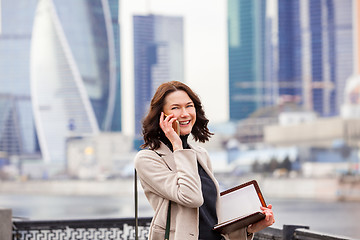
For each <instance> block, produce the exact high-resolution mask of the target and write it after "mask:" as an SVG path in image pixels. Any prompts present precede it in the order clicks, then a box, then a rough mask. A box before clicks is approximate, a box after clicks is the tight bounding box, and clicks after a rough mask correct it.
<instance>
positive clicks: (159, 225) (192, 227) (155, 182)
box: [135, 143, 246, 240]
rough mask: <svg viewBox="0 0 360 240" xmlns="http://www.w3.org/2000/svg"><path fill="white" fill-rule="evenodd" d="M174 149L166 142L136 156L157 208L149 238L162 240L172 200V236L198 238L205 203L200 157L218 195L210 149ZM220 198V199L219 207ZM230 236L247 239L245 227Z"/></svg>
mask: <svg viewBox="0 0 360 240" xmlns="http://www.w3.org/2000/svg"><path fill="white" fill-rule="evenodd" d="M190 147H191V149H182V150H176V151H174V152H171V151H170V149H169V148H168V147H167V146H166V145H165V144H163V143H161V146H160V148H159V149H157V150H156V152H157V153H158V154H160V155H161V157H160V156H159V155H158V154H157V153H156V152H154V151H152V150H141V151H139V153H138V154H137V155H136V157H135V168H136V170H137V173H138V176H139V178H140V182H141V185H142V187H143V189H144V192H145V195H146V197H147V198H148V200H149V203H150V205H151V206H152V208H153V209H154V211H155V214H154V217H153V220H152V222H151V225H150V232H149V240H163V239H164V234H165V226H166V216H167V208H168V204H169V200H171V201H172V202H173V203H172V204H171V225H170V240H198V234H199V232H198V229H199V226H198V223H199V210H198V209H199V207H200V206H201V205H202V204H203V197H202V191H201V181H200V177H199V174H198V167H197V161H199V163H200V164H201V166H202V167H203V168H204V170H205V171H206V173H207V174H208V175H209V176H210V177H211V179H212V180H213V181H214V183H215V185H216V188H217V192H218V198H219V186H218V183H217V181H216V179H215V178H214V175H213V173H212V168H211V162H210V158H209V155H208V153H207V151H206V150H205V149H203V148H200V147H195V146H190ZM218 205H219V201H217V208H219V207H218ZM225 237H226V238H227V239H239V240H240V239H241V240H242V239H246V231H245V229H239V231H236V232H234V233H232V234H230V236H225Z"/></svg>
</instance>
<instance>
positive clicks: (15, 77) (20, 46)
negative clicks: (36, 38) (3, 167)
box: [0, 0, 40, 158]
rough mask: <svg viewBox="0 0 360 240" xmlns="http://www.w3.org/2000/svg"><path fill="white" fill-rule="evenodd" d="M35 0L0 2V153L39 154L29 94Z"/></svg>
mask: <svg viewBox="0 0 360 240" xmlns="http://www.w3.org/2000/svg"><path fill="white" fill-rule="evenodd" d="M36 3H37V0H18V1H13V0H2V1H0V152H3V154H2V155H4V156H5V158H10V157H11V156H13V155H16V156H22V158H26V157H27V156H29V155H30V156H31V155H37V154H39V153H40V149H39V145H38V142H37V136H36V131H35V123H34V119H33V114H32V109H31V94H30V76H29V72H30V67H29V65H30V62H29V59H30V44H31V36H32V24H33V19H34V15H35V9H36Z"/></svg>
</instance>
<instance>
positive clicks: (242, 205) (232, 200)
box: [214, 180, 266, 234]
mask: <svg viewBox="0 0 360 240" xmlns="http://www.w3.org/2000/svg"><path fill="white" fill-rule="evenodd" d="M260 206H264V207H266V203H265V200H264V197H263V195H262V193H261V191H260V188H259V185H258V183H257V182H256V180H252V181H250V182H246V183H244V184H241V185H239V186H236V187H233V188H231V189H228V190H226V191H224V192H221V193H220V209H219V210H218V222H219V223H218V224H216V225H215V226H214V230H216V231H218V232H220V233H223V234H227V233H230V232H233V231H234V230H237V229H240V228H243V227H246V226H248V225H250V224H253V223H255V222H258V221H260V220H262V219H264V218H265V214H263V213H262V211H261V209H260Z"/></svg>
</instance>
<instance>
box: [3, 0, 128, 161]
mask: <svg viewBox="0 0 360 240" xmlns="http://www.w3.org/2000/svg"><path fill="white" fill-rule="evenodd" d="M0 4H1V7H0V11H1V20H0V56H1V57H0V85H1V88H0V116H1V117H0V153H1V156H12V155H16V156H21V155H24V154H28V155H29V154H30V155H31V154H38V155H39V154H40V153H41V154H42V158H43V159H44V160H45V161H46V162H47V163H60V164H65V161H66V155H65V154H66V141H67V139H68V138H69V137H70V138H72V137H82V136H87V135H92V134H96V133H97V132H99V131H120V130H121V114H120V112H121V106H120V91H121V88H120V87H121V86H120V57H119V56H120V44H119V23H118V13H119V3H118V1H114V0H109V1H106V0H103V1H86V0H80V1H71V0H26V1H25V0H11V1H10V0H2V1H0Z"/></svg>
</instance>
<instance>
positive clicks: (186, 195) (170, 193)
mask: <svg viewBox="0 0 360 240" xmlns="http://www.w3.org/2000/svg"><path fill="white" fill-rule="evenodd" d="M173 157H174V161H175V164H176V169H174V170H171V169H169V167H168V166H167V165H166V162H165V161H164V159H163V158H162V157H160V156H159V155H157V153H155V152H154V151H151V150H142V151H140V152H139V153H138V154H137V155H136V157H135V168H136V171H137V173H138V175H139V177H140V179H141V182H142V185H143V187H144V190H146V191H151V192H153V193H154V194H157V195H159V196H161V197H163V198H166V199H169V200H171V201H173V202H176V203H178V204H181V205H183V206H186V207H190V208H198V207H200V206H201V205H202V204H203V197H202V192H201V180H200V177H199V174H198V167H197V157H196V153H195V152H194V151H193V150H191V149H182V150H176V151H174V153H173Z"/></svg>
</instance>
